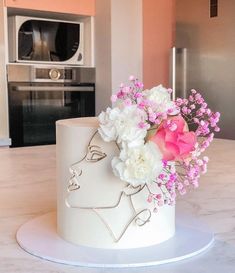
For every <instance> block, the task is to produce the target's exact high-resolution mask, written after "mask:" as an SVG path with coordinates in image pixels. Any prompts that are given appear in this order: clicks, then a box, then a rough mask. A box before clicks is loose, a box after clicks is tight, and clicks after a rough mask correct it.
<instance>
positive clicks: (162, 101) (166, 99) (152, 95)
mask: <svg viewBox="0 0 235 273" xmlns="http://www.w3.org/2000/svg"><path fill="white" fill-rule="evenodd" d="M143 94H144V96H145V97H146V98H147V99H149V100H151V101H152V102H154V103H155V105H156V109H155V110H156V111H157V112H160V113H164V112H167V111H168V110H169V109H172V110H173V111H172V113H171V114H173V115H175V114H178V113H179V110H178V108H177V107H176V105H175V103H174V102H173V101H171V95H170V94H169V92H168V90H167V89H166V88H165V87H163V86H162V85H161V84H160V85H158V86H156V87H153V88H152V89H150V90H149V89H146V90H144V91H143Z"/></svg>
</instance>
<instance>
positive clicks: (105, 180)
mask: <svg viewBox="0 0 235 273" xmlns="http://www.w3.org/2000/svg"><path fill="white" fill-rule="evenodd" d="M97 127H98V120H97V118H77V119H68V120H61V121H58V122H57V123H56V130H57V132H56V141H57V145H56V146H57V229H58V234H59V235H60V236H61V237H62V238H64V239H65V240H67V241H69V242H71V243H74V244H79V245H84V246H90V247H97V248H110V249H115V248H117V249H118V248H119V249H120V248H135V247H145V246H149V245H153V244H157V243H160V242H163V241H165V240H167V239H169V238H170V237H172V236H173V235H174V233H175V207H174V206H168V205H165V206H163V207H161V208H159V211H158V212H157V213H154V212H152V214H151V219H150V221H149V222H148V223H146V224H145V225H144V226H138V225H137V224H136V223H135V222H134V221H133V222H132V223H131V224H130V225H129V227H128V228H127V230H126V232H125V233H124V235H123V237H122V238H121V239H120V240H119V241H118V242H115V241H114V238H113V237H112V236H111V230H112V232H113V233H114V234H115V236H116V237H118V236H119V235H120V234H121V232H122V231H123V230H124V228H125V226H126V225H127V223H129V222H130V219H132V218H133V217H134V215H135V214H134V211H133V208H132V205H131V202H132V204H133V205H134V207H135V210H136V212H139V211H141V210H143V209H146V208H148V207H149V209H150V210H152V209H153V208H152V205H151V204H149V203H147V201H146V199H147V190H142V191H141V192H139V193H137V194H135V195H133V196H132V197H131V199H132V200H131V202H130V197H128V196H126V195H125V194H123V195H122V198H121V201H120V203H119V205H118V206H117V207H116V208H106V209H100V207H112V206H114V205H115V204H116V203H117V201H118V199H119V197H120V193H121V192H122V191H123V189H124V188H125V187H126V185H127V184H126V183H125V182H123V181H121V180H120V179H119V178H117V177H115V176H114V174H113V172H112V168H111V159H112V158H113V156H114V155H116V154H118V153H119V151H118V147H117V146H116V144H115V143H114V142H112V143H107V142H104V141H103V140H102V139H101V138H100V136H99V134H96V135H95V137H94V138H93V140H92V142H91V144H92V145H98V146H100V147H101V150H102V152H104V153H106V154H107V156H106V157H105V158H104V159H102V160H100V161H98V162H87V161H86V160H83V161H82V162H80V163H78V164H75V165H74V166H73V169H74V170H76V171H77V173H79V172H80V169H82V175H81V176H79V177H78V179H77V181H78V183H79V184H80V188H79V189H78V190H75V191H72V192H71V193H68V191H67V186H68V183H69V179H70V178H71V173H70V172H69V168H70V167H71V165H72V164H74V163H75V162H78V161H80V160H81V159H82V158H84V156H85V155H86V153H87V146H88V144H89V141H90V139H91V137H92V135H93V134H94V133H95V132H96V131H97ZM65 200H67V201H68V203H69V205H72V206H74V207H77V206H79V207H89V208H94V207H97V209H96V210H95V211H94V210H92V209H80V208H69V207H68V206H66V203H65ZM140 217H141V218H145V217H148V213H147V212H143V213H142V214H140ZM107 226H108V227H109V228H108V227H107Z"/></svg>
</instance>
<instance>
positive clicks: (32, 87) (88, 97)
mask: <svg viewBox="0 0 235 273" xmlns="http://www.w3.org/2000/svg"><path fill="white" fill-rule="evenodd" d="M7 71H8V92H9V119H10V138H11V140H12V147H21V146H33V145H42V144H54V143H55V122H56V120H59V119H66V118H75V117H86V116H94V115H95V84H94V83H95V69H94V68H85V67H82V68H81V67H80V68H79V67H62V66H61V67H55V66H51V67H49V66H48V67H47V66H30V65H19V64H18V65H17V64H15V65H13V64H12V65H8V67H7Z"/></svg>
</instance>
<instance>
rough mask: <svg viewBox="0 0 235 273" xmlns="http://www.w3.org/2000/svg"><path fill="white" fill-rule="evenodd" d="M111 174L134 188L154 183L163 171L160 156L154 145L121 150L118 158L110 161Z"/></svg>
mask: <svg viewBox="0 0 235 273" xmlns="http://www.w3.org/2000/svg"><path fill="white" fill-rule="evenodd" d="M112 168H113V172H114V174H115V175H116V176H118V177H119V178H120V179H121V180H123V181H126V182H128V183H130V184H131V185H132V186H134V187H136V186H138V185H141V184H145V183H151V182H152V181H155V180H156V178H157V176H158V175H159V174H160V173H161V171H162V169H163V165H162V154H161V152H160V150H159V149H158V147H157V146H156V144H154V143H153V142H148V143H146V144H145V145H142V146H139V147H134V148H128V149H123V150H121V153H120V156H119V157H114V158H113V160H112Z"/></svg>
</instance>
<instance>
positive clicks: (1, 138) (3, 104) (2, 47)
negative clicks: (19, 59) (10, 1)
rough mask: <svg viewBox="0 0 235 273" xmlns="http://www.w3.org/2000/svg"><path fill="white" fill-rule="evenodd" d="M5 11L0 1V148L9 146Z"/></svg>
mask: <svg viewBox="0 0 235 273" xmlns="http://www.w3.org/2000/svg"><path fill="white" fill-rule="evenodd" d="M6 20H7V15H6V9H5V8H4V6H3V1H1V0H0V146H2V145H9V144H10V143H9V127H8V126H9V125H8V96H7V94H8V93H7V79H6V61H7V60H6V58H7V56H8V54H7V47H6V38H7V33H6V31H7V30H6Z"/></svg>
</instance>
